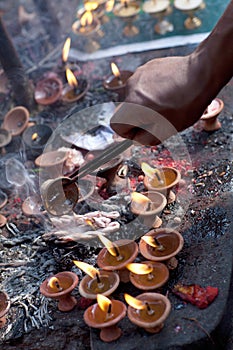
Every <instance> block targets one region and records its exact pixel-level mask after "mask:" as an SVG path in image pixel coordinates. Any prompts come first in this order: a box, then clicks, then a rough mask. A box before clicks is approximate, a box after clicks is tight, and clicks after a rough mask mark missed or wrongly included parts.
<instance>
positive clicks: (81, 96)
mask: <svg viewBox="0 0 233 350" xmlns="http://www.w3.org/2000/svg"><path fill="white" fill-rule="evenodd" d="M85 80H86V83H87V84H86V87H85V88H84V89H83V91H82V92H81V93H80V94H79V95H77V97H76V98H74V99H71V100H70V99H69V98H65V97H64V96H63V95H62V93H63V91H64V88H65V87H66V86H68V84H66V85H65V86H64V87H63V89H62V93H61V100H62V101H63V102H70V103H72V102H77V101H79V100H81V99H82V98H83V97H84V96H85V95H86V93H87V91H88V90H89V87H90V84H89V82H88V80H87V79H86V78H85Z"/></svg>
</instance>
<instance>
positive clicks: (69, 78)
mask: <svg viewBox="0 0 233 350" xmlns="http://www.w3.org/2000/svg"><path fill="white" fill-rule="evenodd" d="M66 78H67V81H68V84H69V85H70V86H72V87H73V88H76V87H77V86H78V81H77V79H76V77H75V75H74V73H73V72H72V71H71V70H70V69H69V68H66Z"/></svg>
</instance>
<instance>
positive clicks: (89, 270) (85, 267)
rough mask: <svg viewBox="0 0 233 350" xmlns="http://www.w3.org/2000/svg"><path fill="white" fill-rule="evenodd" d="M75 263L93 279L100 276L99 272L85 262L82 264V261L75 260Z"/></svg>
mask: <svg viewBox="0 0 233 350" xmlns="http://www.w3.org/2000/svg"><path fill="white" fill-rule="evenodd" d="M73 263H74V264H75V265H76V266H77V267H78V268H79V269H81V270H82V271H84V272H85V273H86V274H87V275H89V276H90V277H91V278H95V277H96V276H97V275H98V274H99V271H98V270H97V269H96V268H95V267H93V266H91V265H89V264H87V263H85V262H82V261H77V260H73Z"/></svg>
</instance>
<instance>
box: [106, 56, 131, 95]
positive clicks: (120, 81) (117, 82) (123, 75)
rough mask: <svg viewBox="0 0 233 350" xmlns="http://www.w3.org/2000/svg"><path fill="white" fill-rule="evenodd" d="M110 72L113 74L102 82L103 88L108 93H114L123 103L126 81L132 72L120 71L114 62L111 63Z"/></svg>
mask: <svg viewBox="0 0 233 350" xmlns="http://www.w3.org/2000/svg"><path fill="white" fill-rule="evenodd" d="M111 70H112V73H113V74H112V75H110V76H109V77H107V78H106V79H105V80H104V82H103V85H104V88H105V89H106V90H108V91H112V92H116V93H117V94H118V96H119V100H120V101H123V100H124V99H125V92H126V83H127V80H128V79H129V78H130V77H131V75H133V72H131V71H128V70H121V71H120V70H119V68H118V67H117V65H116V64H115V63H114V62H112V63H111Z"/></svg>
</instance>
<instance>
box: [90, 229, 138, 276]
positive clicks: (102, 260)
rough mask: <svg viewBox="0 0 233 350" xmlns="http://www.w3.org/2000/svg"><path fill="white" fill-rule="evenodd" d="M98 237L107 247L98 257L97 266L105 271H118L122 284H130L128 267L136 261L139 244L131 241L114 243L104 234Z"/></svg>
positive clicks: (124, 240)
mask: <svg viewBox="0 0 233 350" xmlns="http://www.w3.org/2000/svg"><path fill="white" fill-rule="evenodd" d="M98 237H99V239H100V240H101V242H102V243H103V244H104V246H105V247H104V248H103V249H101V251H100V252H99V254H98V256H97V265H98V266H99V267H100V268H102V269H103V270H107V271H117V272H118V273H119V276H120V280H121V281H122V282H129V270H127V269H126V265H127V264H128V263H131V262H133V261H134V260H135V259H136V257H137V254H138V245H137V243H136V242H134V241H133V240H129V239H120V240H118V241H115V242H112V241H110V240H109V239H107V238H106V237H104V236H103V235H102V234H99V235H98Z"/></svg>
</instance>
